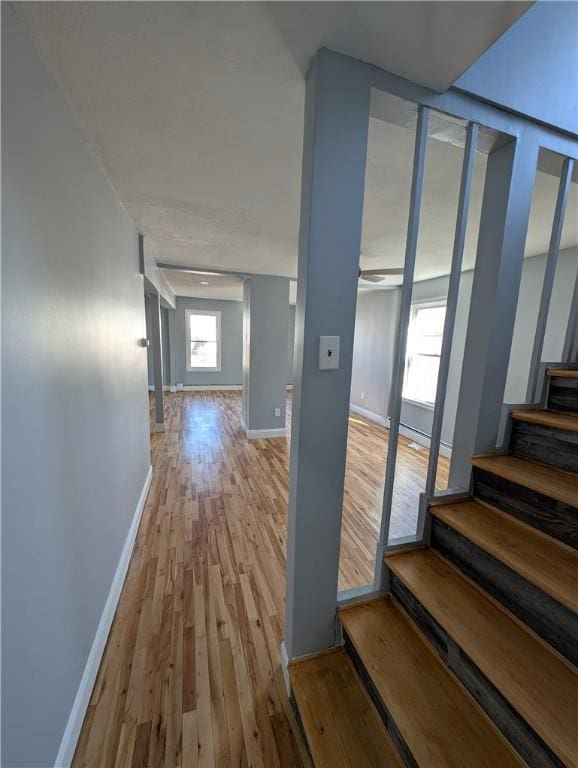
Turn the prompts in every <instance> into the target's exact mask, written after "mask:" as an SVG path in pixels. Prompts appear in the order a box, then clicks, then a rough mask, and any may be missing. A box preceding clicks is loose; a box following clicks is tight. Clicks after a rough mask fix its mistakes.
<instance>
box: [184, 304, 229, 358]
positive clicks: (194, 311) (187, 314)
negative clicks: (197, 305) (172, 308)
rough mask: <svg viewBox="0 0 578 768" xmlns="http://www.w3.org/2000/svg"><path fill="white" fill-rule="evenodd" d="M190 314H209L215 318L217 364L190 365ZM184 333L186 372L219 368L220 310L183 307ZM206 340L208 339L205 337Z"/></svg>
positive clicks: (220, 340) (220, 341)
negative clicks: (209, 365)
mask: <svg viewBox="0 0 578 768" xmlns="http://www.w3.org/2000/svg"><path fill="white" fill-rule="evenodd" d="M191 315H211V316H212V317H216V318H217V365H215V366H211V367H210V368H208V367H207V366H192V365H191V319H190V318H191ZM185 335H186V340H187V343H186V349H185V356H186V359H185V365H186V370H187V372H197V373H202V372H203V371H204V372H205V373H214V372H219V371H220V370H221V344H222V338H221V312H220V311H219V310H213V309H185ZM207 341H208V339H207Z"/></svg>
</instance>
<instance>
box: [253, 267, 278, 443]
mask: <svg viewBox="0 0 578 768" xmlns="http://www.w3.org/2000/svg"><path fill="white" fill-rule="evenodd" d="M288 344H289V280H288V278H286V277H271V276H268V275H257V276H255V277H251V278H247V279H246V280H245V282H244V283H243V410H242V419H243V426H244V428H245V431H246V433H247V437H249V438H266V437H285V402H286V398H287V355H288Z"/></svg>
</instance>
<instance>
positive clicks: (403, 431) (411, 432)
mask: <svg viewBox="0 0 578 768" xmlns="http://www.w3.org/2000/svg"><path fill="white" fill-rule="evenodd" d="M399 434H400V435H403V436H404V437H408V438H409V439H410V440H413V442H414V443H417V444H418V445H423V447H424V448H429V447H430V443H431V440H430V439H429V437H428V436H427V435H424V434H423V432H418V431H417V430H415V429H412V428H411V427H407V426H406V425H405V424H401V423H400V425H399ZM440 455H441V456H445V458H446V459H451V457H452V449H451V448H450V446H449V445H446V444H445V443H440Z"/></svg>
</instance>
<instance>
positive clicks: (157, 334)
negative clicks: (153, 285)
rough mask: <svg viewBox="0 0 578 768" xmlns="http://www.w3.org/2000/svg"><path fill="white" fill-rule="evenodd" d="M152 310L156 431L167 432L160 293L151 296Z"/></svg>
mask: <svg viewBox="0 0 578 768" xmlns="http://www.w3.org/2000/svg"><path fill="white" fill-rule="evenodd" d="M149 301H150V308H151V336H152V338H151V343H152V350H153V372H154V385H155V430H156V431H157V432H164V431H165V409H164V393H163V344H162V338H161V302H160V297H159V295H158V293H151V294H150V296H149Z"/></svg>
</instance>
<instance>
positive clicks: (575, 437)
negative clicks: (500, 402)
mask: <svg viewBox="0 0 578 768" xmlns="http://www.w3.org/2000/svg"><path fill="white" fill-rule="evenodd" d="M509 450H510V453H512V454H513V455H514V456H519V457H521V458H523V459H532V460H533V461H540V462H542V463H543V464H550V465H551V466H554V467H558V469H565V470H567V471H569V472H578V432H566V431H563V430H561V429H554V428H553V427H545V426H543V425H542V424H529V423H528V422H525V421H518V420H517V419H514V423H513V424H512V434H511V437H510V448H509Z"/></svg>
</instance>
